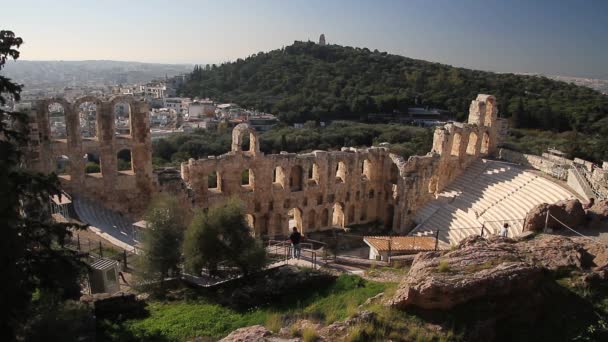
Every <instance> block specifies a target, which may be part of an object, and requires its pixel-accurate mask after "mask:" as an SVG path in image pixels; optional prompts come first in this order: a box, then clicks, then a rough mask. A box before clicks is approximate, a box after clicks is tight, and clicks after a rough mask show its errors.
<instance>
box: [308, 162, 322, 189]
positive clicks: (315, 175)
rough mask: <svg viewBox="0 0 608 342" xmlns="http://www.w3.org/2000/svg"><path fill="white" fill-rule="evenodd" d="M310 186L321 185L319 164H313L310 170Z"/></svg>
mask: <svg viewBox="0 0 608 342" xmlns="http://www.w3.org/2000/svg"><path fill="white" fill-rule="evenodd" d="M308 184H310V185H316V184H319V165H317V163H312V165H311V166H310V167H309V168H308Z"/></svg>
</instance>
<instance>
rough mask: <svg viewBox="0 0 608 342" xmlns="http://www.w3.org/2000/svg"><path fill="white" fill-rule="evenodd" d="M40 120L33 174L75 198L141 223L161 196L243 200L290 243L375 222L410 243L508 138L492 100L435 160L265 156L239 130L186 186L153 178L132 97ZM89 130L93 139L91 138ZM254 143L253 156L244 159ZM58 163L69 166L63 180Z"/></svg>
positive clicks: (373, 150) (447, 138)
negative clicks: (429, 210) (459, 180)
mask: <svg viewBox="0 0 608 342" xmlns="http://www.w3.org/2000/svg"><path fill="white" fill-rule="evenodd" d="M82 104H90V105H95V108H96V118H95V120H94V125H92V124H91V123H88V124H87V123H86V122H84V123H83V121H82V120H83V118H82V115H83V114H82V112H83V111H82V107H81V105H82ZM119 104H120V108H122V112H124V111H125V108H128V109H129V110H128V112H129V113H128V115H127V116H124V115H123V117H122V118H119V116H120V115H122V114H119V113H118V112H116V110H115V108H116V107H117V105H119ZM51 105H53V106H60V107H62V108H63V113H64V116H65V132H64V133H63V135H61V134H60V136H54V134H55V133H57V127H56V125H55V124H56V122H55V121H56V114H52V115H51V113H50V109H49V108H51V107H52V106H51ZM53 108H54V107H53ZM122 112H121V113H122ZM115 113H116V114H115ZM35 117H36V120H35V121H36V122H35V125H34V126H35V127H36V131H37V139H35V141H34V143H33V150H34V151H33V152H32V153H31V156H32V157H31V159H30V160H29V163H30V166H31V167H33V168H35V169H38V170H39V171H41V172H47V173H50V172H57V173H59V177H60V180H61V184H62V186H63V188H64V189H65V190H66V191H67V192H68V193H71V194H73V195H80V196H86V197H88V198H90V199H93V200H97V201H99V202H101V204H103V205H104V206H106V207H108V208H111V209H114V210H117V211H120V212H122V213H124V214H127V215H129V216H131V217H133V218H138V217H137V216H138V215H140V214H141V213H142V212H143V210H144V209H145V208H146V206H147V205H148V203H149V200H150V198H151V197H152V196H154V194H155V193H157V192H168V193H172V194H173V195H174V196H176V198H178V200H179V201H180V203H182V205H184V206H188V207H191V208H208V207H210V206H212V205H214V204H215V203H218V202H221V201H224V200H226V199H228V198H230V197H237V198H240V199H241V200H242V202H243V203H244V206H245V212H246V213H247V221H248V222H249V224H250V225H251V227H252V229H253V231H254V232H255V234H256V235H258V236H265V237H272V236H283V235H286V234H287V233H288V229H289V227H290V226H292V225H295V226H297V227H298V228H300V229H301V231H303V232H304V233H307V232H310V231H317V230H324V229H328V228H330V227H336V226H338V227H344V226H348V225H353V224H360V223H368V222H372V221H376V220H378V221H381V222H382V223H383V224H384V225H385V227H387V228H392V229H393V230H394V231H396V232H399V233H406V232H407V231H408V229H409V228H411V225H410V224H411V221H412V219H413V217H414V214H415V212H416V210H418V209H419V208H420V207H421V206H423V205H424V204H426V203H427V202H428V201H429V200H431V199H433V198H434V197H435V196H436V194H438V193H439V192H440V191H441V190H442V189H443V188H444V187H446V186H447V185H448V184H449V183H450V182H451V181H452V180H453V179H454V178H455V177H457V176H458V175H460V173H462V172H463V170H464V169H465V168H466V167H467V166H468V165H469V164H470V163H472V162H473V161H474V160H476V159H477V158H480V157H482V156H487V155H492V154H494V153H495V152H496V146H497V141H498V140H499V139H500V132H501V131H502V130H503V129H504V127H502V125H500V122H499V120H498V118H497V110H496V100H495V99H494V97H493V96H490V95H479V96H478V97H477V98H476V99H475V100H473V101H472V103H471V107H470V113H469V118H468V123H450V124H447V125H445V126H443V127H439V128H437V129H436V130H435V133H434V138H433V148H432V150H431V152H429V153H428V154H427V155H425V156H414V157H410V158H409V159H408V160H404V159H403V158H402V157H400V156H398V155H395V154H392V153H390V152H389V150H388V148H386V147H382V146H380V147H370V148H360V149H358V148H343V149H342V150H340V151H313V152H311V153H302V154H295V153H286V152H282V153H280V154H272V155H264V154H263V153H262V152H261V151H260V143H259V141H258V137H257V133H256V132H255V130H254V129H253V128H251V127H250V126H248V125H246V124H240V125H238V126H236V127H235V128H234V130H233V132H232V146H231V151H230V152H228V153H226V154H223V155H220V156H212V157H208V158H205V159H199V160H194V159H191V160H189V161H188V162H186V163H182V165H181V177H177V175H175V174H173V173H172V172H171V171H169V170H164V171H162V172H161V171H159V172H156V173H153V170H152V155H151V140H150V122H149V116H148V107H147V105H146V104H145V103H144V102H141V101H136V100H135V99H134V98H132V97H115V98H111V99H109V100H102V99H98V98H94V97H84V98H81V99H78V100H77V101H75V102H74V103H69V102H67V101H65V100H64V99H57V98H56V99H48V100H43V101H40V102H39V103H38V106H37V110H36V114H35ZM126 117H128V125H125V121H124V120H126ZM85 121H86V120H85ZM51 125H53V129H51ZM119 126H120V127H119ZM91 127H93V128H94V129H93V128H91ZM85 130H88V131H87V134H88V135H85V136H83V132H85ZM51 133H53V134H51ZM247 135H248V136H249V147H248V148H246V149H244V148H243V146H244V144H245V141H246V139H244V137H245V136H247ZM124 149H127V150H129V151H130V153H131V164H132V167H131V169H130V170H124V171H119V169H118V162H117V153H118V152H119V151H121V150H124ZM89 154H94V155H96V156H98V157H99V160H100V164H101V171H100V172H98V173H86V172H85V164H86V160H85V159H84V156H85V155H89ZM58 160H60V161H63V162H65V160H69V163H68V165H67V166H68V167H67V168H64V169H63V170H62V171H61V172H58V171H57V170H58ZM244 171H246V172H244ZM290 213H291V214H290ZM290 219H291V220H293V221H292V222H290Z"/></svg>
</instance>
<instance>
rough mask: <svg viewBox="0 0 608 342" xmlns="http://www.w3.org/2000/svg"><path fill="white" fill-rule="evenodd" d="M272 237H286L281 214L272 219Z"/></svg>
mask: <svg viewBox="0 0 608 342" xmlns="http://www.w3.org/2000/svg"><path fill="white" fill-rule="evenodd" d="M272 225H273V230H272V235H273V236H275V237H276V236H283V235H285V232H286V229H285V228H284V227H283V217H282V216H281V214H274V216H273V219H272Z"/></svg>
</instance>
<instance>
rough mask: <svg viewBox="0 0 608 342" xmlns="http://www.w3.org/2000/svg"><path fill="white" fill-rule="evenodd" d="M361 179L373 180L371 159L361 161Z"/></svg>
mask: <svg viewBox="0 0 608 342" xmlns="http://www.w3.org/2000/svg"><path fill="white" fill-rule="evenodd" d="M361 179H363V180H371V179H372V162H371V160H369V159H364V160H363V162H362V163H361Z"/></svg>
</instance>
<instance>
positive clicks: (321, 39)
mask: <svg viewBox="0 0 608 342" xmlns="http://www.w3.org/2000/svg"><path fill="white" fill-rule="evenodd" d="M319 45H321V46H325V34H323V33H321V36H320V37H319Z"/></svg>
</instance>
